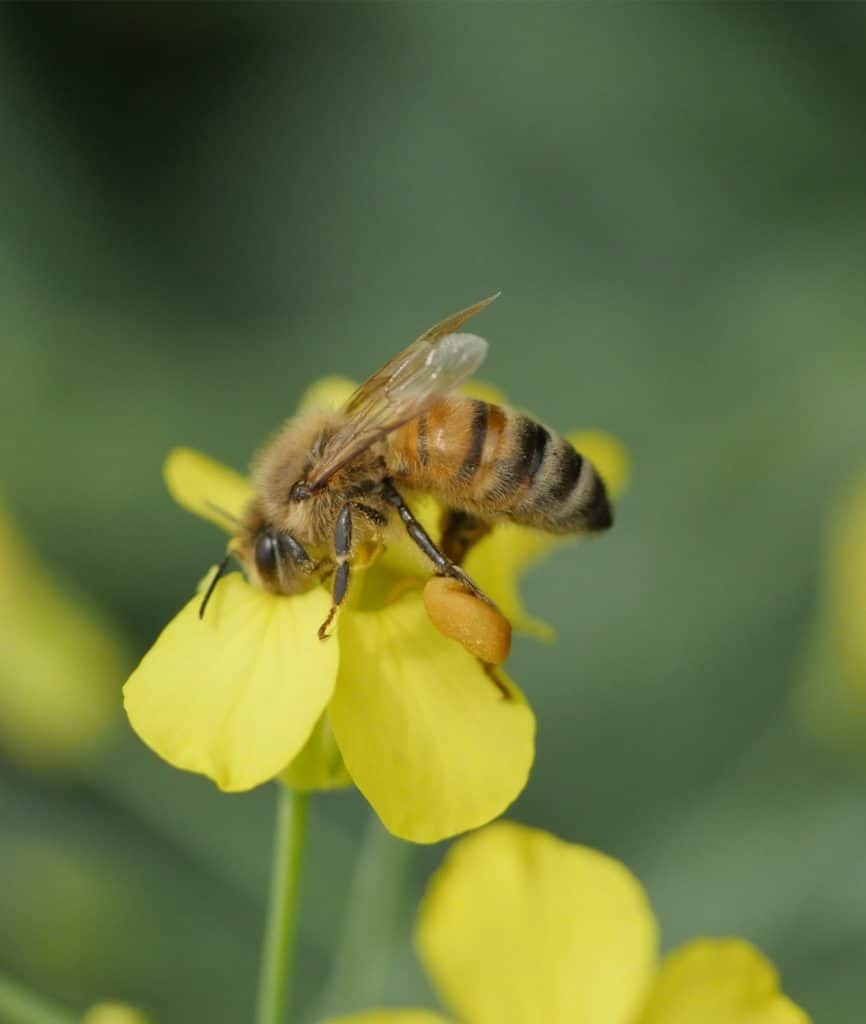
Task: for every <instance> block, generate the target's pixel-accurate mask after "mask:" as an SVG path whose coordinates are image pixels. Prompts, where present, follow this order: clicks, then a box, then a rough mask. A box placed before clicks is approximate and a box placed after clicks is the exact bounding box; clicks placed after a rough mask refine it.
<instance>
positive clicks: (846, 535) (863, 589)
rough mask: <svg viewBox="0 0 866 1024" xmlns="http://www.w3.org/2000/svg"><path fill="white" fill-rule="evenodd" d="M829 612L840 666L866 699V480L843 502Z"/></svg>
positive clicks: (830, 573)
mask: <svg viewBox="0 0 866 1024" xmlns="http://www.w3.org/2000/svg"><path fill="white" fill-rule="evenodd" d="M827 590H828V594H827V605H828V607H827V615H828V617H829V622H830V629H831V631H832V636H833V641H834V644H835V647H836V652H837V656H838V659H839V663H840V668H841V670H842V672H843V674H844V676H845V678H846V679H847V680H850V681H851V682H854V683H855V686H856V688H857V690H859V694H858V696H859V697H860V698H861V699H866V480H859V481H858V482H857V483H856V484H855V486H854V487H853V488H852V489H851V491H850V492H849V493H848V494H847V495H846V496H845V498H844V499H843V501H842V502H841V503H840V506H839V510H838V512H837V514H836V517H835V521H834V523H833V526H832V530H831V536H830V550H829V553H828V559H827Z"/></svg>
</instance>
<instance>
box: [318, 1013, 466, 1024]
mask: <svg viewBox="0 0 866 1024" xmlns="http://www.w3.org/2000/svg"><path fill="white" fill-rule="evenodd" d="M325 1024H450V1022H449V1020H448V1018H447V1017H443V1016H441V1015H440V1014H438V1013H433V1011H432V1010H367V1012H366V1013H353V1014H350V1015H349V1016H348V1017H329V1018H328V1019H327V1020H326V1021H325Z"/></svg>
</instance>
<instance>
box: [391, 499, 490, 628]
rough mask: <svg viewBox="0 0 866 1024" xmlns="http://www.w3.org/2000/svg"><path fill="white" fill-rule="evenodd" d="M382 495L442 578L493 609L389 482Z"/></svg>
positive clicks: (487, 599)
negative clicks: (453, 581)
mask: <svg viewBox="0 0 866 1024" xmlns="http://www.w3.org/2000/svg"><path fill="white" fill-rule="evenodd" d="M383 493H384V495H385V498H386V499H387V501H388V502H389V503H390V504H391V505H393V506H394V508H395V509H396V510H397V514H398V515H399V516H400V519H401V520H402V522H403V525H404V526H405V527H406V532H407V533H408V534H409V536H410V537H411V539H412V540H413V541H414V542H415V544H417V545H418V547H419V548H420V549H421V550H422V551H423V552H424V554H425V555H426V556H427V557H428V558H429V559H430V561H431V562H432V563H433V564H434V565H435V566H436V569H437V571H438V572H439V573H440V574H441V575H442V576H450V577H451V578H452V579H455V580H459V581H460V583H462V584H463V586H464V587H466V589H467V590H468V591H469V592H470V593H471V594H474V595H475V596H476V597H478V598H480V599H481V600H482V601H485V602H486V603H487V604H489V605H490V606H491V607H493V608H495V607H496V605H495V604H493V602H492V601H491V600H490V598H489V597H488V596H487V595H486V594H485V593H484V592H483V591H482V590H481V589H480V588H479V587H478V586H476V584H475V583H473V582H472V580H471V579H470V578H469V577H468V576H467V575H466V573H465V572H464V571H463V570H462V569H461V568H460V566H459V565H457V563H456V562H454V561H453V560H452V559H451V558H448V557H447V555H445V554H443V553H442V552H441V551H440V550H439V548H437V547H436V545H435V544H434V543H433V540H432V539H431V537H430V534H429V533H427V531H426V530H425V529H424V527H423V526H422V525H421V524H420V523H419V522H418V520H417V519H416V518H415V516H413V515H412V510H411V509H410V508H409V506H408V505H407V504H406V502H405V501H404V500H403V495H402V494H400V492H399V491H398V490H397V488H396V487H395V486H394V485H393V484H392V483H391V482H390V481H385V484H384V488H383Z"/></svg>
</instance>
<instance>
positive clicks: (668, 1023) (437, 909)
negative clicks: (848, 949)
mask: <svg viewBox="0 0 866 1024" xmlns="http://www.w3.org/2000/svg"><path fill="white" fill-rule="evenodd" d="M416 941H417V946H418V950H419V952H420V955H421V959H422V961H423V963H424V966H425V967H426V969H427V972H428V974H429V975H430V978H431V980H432V982H433V984H434V986H435V988H436V990H437V991H438V993H439V995H440V996H441V998H442V1001H443V1002H444V1003H445V1004H446V1005H447V1006H448V1007H450V1009H451V1010H452V1011H453V1013H454V1014H455V1016H456V1018H457V1019H458V1020H460V1021H462V1022H463V1024H542V1022H543V1024H808V1020H809V1018H808V1017H807V1015H806V1014H805V1013H804V1012H803V1011H802V1010H801V1009H800V1008H799V1007H797V1006H796V1005H795V1004H794V1003H792V1002H791V1000H790V999H788V998H787V996H784V995H782V993H781V992H780V991H779V979H778V975H777V973H776V971H775V970H774V968H773V967H772V965H771V964H770V963H769V962H768V961H767V960H766V959H765V958H764V957H763V956H762V955H761V954H760V953H759V952H758V951H757V950H756V949H755V948H754V947H752V946H751V945H749V943H747V942H743V941H741V940H739V939H700V940H697V941H695V942H691V943H689V944H688V945H686V946H684V947H682V948H681V949H679V950H676V951H675V952H673V953H671V954H670V955H668V956H667V957H665V958H664V960H662V961H661V963H659V959H658V926H657V924H656V921H655V918H654V916H653V913H652V909H651V908H650V905H649V902H648V901H647V897H646V894H645V893H644V891H643V889H642V888H641V885H640V883H639V882H638V880H637V879H636V878H635V877H634V875H632V874H631V872H630V871H628V870H627V868H626V867H625V866H624V865H623V864H620V863H619V862H618V861H616V860H614V859H613V858H611V857H607V856H605V855H604V854H602V853H598V852H597V851H595V850H591V849H589V848H587V847H585V846H575V845H572V844H571V843H566V842H563V841H562V840H560V839H557V838H556V837H554V836H552V835H550V834H548V833H546V832H540V831H537V830H536V829H530V828H526V827H524V826H521V825H515V824H511V823H508V822H499V823H497V824H495V825H491V826H490V827H489V828H486V829H484V830H483V831H481V832H478V833H476V834H475V835H473V836H469V837H468V838H465V839H461V840H460V841H459V842H457V843H455V845H454V846H453V848H452V849H451V851H450V852H449V854H448V857H447V858H446V860H445V863H444V865H443V866H442V867H441V868H440V869H439V871H438V872H437V874H436V875H435V876H434V878H433V880H432V882H431V884H430V886H429V889H428V891H427V895H426V896H425V898H424V900H423V902H422V905H421V909H420V911H419V914H418V922H417V930H416ZM331 1024H448V1018H445V1017H443V1016H440V1015H439V1014H436V1013H432V1012H430V1011H427V1010H373V1011H369V1012H367V1013H361V1014H357V1015H353V1016H349V1017H341V1018H340V1019H339V1022H337V1021H332V1022H331Z"/></svg>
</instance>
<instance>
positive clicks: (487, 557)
mask: <svg viewBox="0 0 866 1024" xmlns="http://www.w3.org/2000/svg"><path fill="white" fill-rule="evenodd" d="M557 543H559V544H562V543H564V542H563V539H562V538H561V537H554V536H553V535H552V534H549V533H542V532H541V531H540V530H530V529H528V528H527V527H525V526H515V525H514V523H500V524H498V525H497V526H496V527H495V529H494V530H493V532H492V533H489V534H488V535H487V536H486V537H485V538H484V539H483V540H481V541H479V542H478V544H477V545H476V546H475V547H474V548H472V550H471V551H470V552H469V554H468V556H467V558H466V571H467V573H468V574H469V575H470V576H471V578H472V579H473V580H475V582H476V583H477V584H478V586H479V587H481V589H482V590H483V591H484V593H485V594H487V596H488V597H489V598H490V599H491V600H492V601H494V602H495V603H496V605H497V606H498V607H499V610H500V611H501V612H502V614H503V615H504V616H505V617H506V618H507V619H509V620H510V622H511V625H512V626H513V627H514V628H515V629H517V630H520V631H522V632H524V633H529V634H531V635H532V636H536V637H538V638H539V639H540V640H552V639H553V636H554V633H553V629H552V628H551V627H550V626H549V625H548V624H547V623H546V622H542V620H541V619H536V618H534V617H533V616H532V615H530V614H529V612H527V611H526V609H525V608H524V607H523V602H522V601H521V599H520V591H519V589H518V582H519V580H520V576H521V575H522V574H523V572H524V571H525V570H526V569H527V568H528V567H529V566H530V565H532V564H533V563H534V562H536V561H538V559H540V558H541V557H542V556H543V555H545V554H546V553H547V552H548V551H550V550H552V549H553V548H554V547H555V546H556V544H557Z"/></svg>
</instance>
